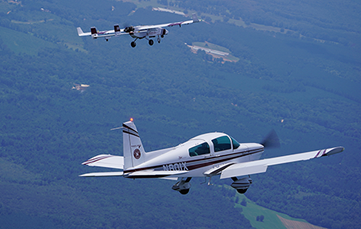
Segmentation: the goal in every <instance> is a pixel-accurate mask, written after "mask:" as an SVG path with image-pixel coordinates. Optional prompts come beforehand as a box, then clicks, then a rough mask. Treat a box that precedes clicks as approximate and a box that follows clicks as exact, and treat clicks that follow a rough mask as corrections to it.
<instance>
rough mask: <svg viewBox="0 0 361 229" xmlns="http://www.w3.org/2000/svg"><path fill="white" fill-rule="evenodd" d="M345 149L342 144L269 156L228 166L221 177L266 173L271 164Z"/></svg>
mask: <svg viewBox="0 0 361 229" xmlns="http://www.w3.org/2000/svg"><path fill="white" fill-rule="evenodd" d="M343 150H344V148H343V147H342V146H338V147H334V148H328V149H322V150H315V151H311V152H306V153H298V154H293V155H287V156H282V157H275V158H267V159H263V160H256V161H250V162H243V163H237V164H233V165H231V166H228V167H226V168H225V169H224V170H222V174H221V179H224V178H229V177H237V176H245V175H251V174H257V173H264V172H266V171H267V167H268V166H271V165H279V164H284V163H290V162H295V161H303V160H309V159H313V158H318V157H323V156H330V155H333V154H336V153H341V152H342V151H343Z"/></svg>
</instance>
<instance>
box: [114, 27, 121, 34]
mask: <svg viewBox="0 0 361 229" xmlns="http://www.w3.org/2000/svg"><path fill="white" fill-rule="evenodd" d="M114 32H116V33H117V32H120V27H119V25H114Z"/></svg>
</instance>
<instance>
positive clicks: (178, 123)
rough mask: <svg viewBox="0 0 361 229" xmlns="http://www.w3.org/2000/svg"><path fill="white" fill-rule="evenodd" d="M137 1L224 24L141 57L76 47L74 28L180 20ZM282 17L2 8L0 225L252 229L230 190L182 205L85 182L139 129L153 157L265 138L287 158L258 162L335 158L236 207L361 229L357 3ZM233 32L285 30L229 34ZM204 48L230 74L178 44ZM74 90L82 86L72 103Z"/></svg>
mask: <svg viewBox="0 0 361 229" xmlns="http://www.w3.org/2000/svg"><path fill="white" fill-rule="evenodd" d="M145 2H146V3H147V4H153V3H154V6H163V7H175V9H177V10H183V11H186V12H190V13H191V12H196V13H197V14H198V15H199V17H200V18H203V19H205V17H210V18H211V17H212V15H214V16H217V17H219V16H220V15H221V16H222V18H226V17H228V18H229V20H227V18H226V20H212V19H211V20H208V21H206V22H202V23H197V24H194V25H187V26H182V27H181V28H179V27H174V28H169V34H168V35H167V36H166V37H165V38H164V39H162V41H161V43H160V44H158V43H156V44H154V45H153V46H149V45H148V43H147V42H146V41H145V40H140V41H137V47H136V48H132V47H131V46H130V42H131V41H132V38H130V37H116V38H112V39H110V40H109V41H108V42H106V41H105V40H103V39H97V40H93V39H91V38H89V37H86V38H80V37H78V36H77V32H76V27H78V26H80V27H82V28H83V30H84V31H88V30H89V29H90V27H92V26H96V27H97V28H98V29H99V30H107V29H112V27H113V25H114V24H116V23H117V24H119V25H121V26H126V25H138V24H158V23H166V22H173V21H183V20H185V18H184V17H182V16H180V15H176V14H170V13H165V12H157V11H152V9H151V7H147V6H146V7H142V5H141V4H145ZM286 3H289V2H288V1H285V0H272V1H271V4H268V2H267V1H262V0H257V1H242V2H241V3H239V2H238V1H231V0H229V1H228V0H227V1H216V0H212V1H207V3H205V1H177V0H174V1H170V0H169V1H155V0H151V1H144V0H143V1H115V0H106V1H96V0H91V1H89V0H88V1H85V0H79V1H69V0H64V1H61V2H59V1H52V0H33V1H29V0H23V1H21V2H19V1H1V2H0V6H1V7H0V27H1V30H2V33H1V34H0V50H1V51H0V106H1V109H0V136H1V138H0V194H1V195H0V223H1V225H2V227H4V228H24V227H26V228H65V227H67V228H124V227H127V228H139V227H142V228H159V227H160V225H161V227H164V228H184V227H187V228H203V227H207V228H224V227H228V228H251V227H252V226H251V224H250V222H249V221H248V220H247V219H246V218H245V217H244V216H243V215H242V211H241V209H240V208H235V204H236V202H237V201H239V198H236V191H235V190H232V189H229V188H227V187H228V186H229V185H230V184H231V180H227V179H226V180H219V179H212V182H213V183H214V185H212V186H207V184H201V183H202V182H204V179H197V178H196V179H193V180H192V182H191V183H192V188H191V190H190V192H189V194H187V195H186V196H182V195H179V193H177V192H174V191H173V190H172V189H171V186H172V185H173V183H174V182H173V181H167V180H156V179H154V180H128V179H124V178H121V177H119V178H118V177H116V178H104V179H95V178H89V179H84V178H81V177H78V175H80V174H82V173H88V172H96V171H107V170H106V169H103V168H90V167H86V166H83V165H81V163H82V162H84V161H86V160H87V159H89V158H91V157H93V156H96V155H98V154H113V155H122V133H121V131H110V129H112V128H115V127H119V126H121V124H122V123H123V122H125V121H128V120H129V118H131V117H132V118H134V122H135V124H136V125H137V128H138V131H139V134H140V136H141V138H142V141H143V144H144V146H145V149H146V150H149V151H150V150H156V149H161V148H165V147H171V146H175V145H178V144H179V143H182V142H184V141H187V140H188V139H190V138H192V137H194V136H196V135H199V134H202V133H207V132H211V131H220V132H225V133H227V134H229V135H231V136H232V137H234V138H235V139H237V141H239V142H260V141H261V140H262V139H263V137H265V136H266V135H267V133H268V132H269V131H270V130H271V129H275V130H276V132H277V133H278V135H279V138H280V141H281V148H279V149H272V150H266V151H265V153H264V155H263V157H264V158H268V157H274V156H280V155H286V154H291V153H297V152H306V151H308V150H316V149H322V148H325V147H332V146H339V145H341V146H344V147H345V151H344V152H343V153H341V154H338V155H335V156H332V157H327V158H321V159H315V160H311V161H306V162H298V163H292V164H287V165H279V166H274V167H270V168H269V169H268V170H267V172H266V173H263V174H258V175H253V176H252V179H253V184H252V186H251V187H250V189H249V190H248V191H247V193H246V194H245V195H246V196H247V198H249V199H251V200H252V201H254V202H256V203H257V204H258V205H261V206H263V207H266V208H269V209H272V210H275V211H278V212H281V213H285V214H287V215H289V216H292V217H296V218H301V219H305V220H307V221H308V222H310V223H312V224H314V225H317V226H322V227H326V228H358V226H359V221H360V214H359V212H360V210H361V206H360V203H361V194H360V192H359V191H360V189H361V180H360V179H359V178H360V175H361V170H360V163H361V157H360V154H359V153H360V148H361V147H360V143H361V141H360V139H361V128H360V121H361V120H360V119H361V116H360V115H359V113H360V111H361V99H360V98H361V96H360V90H359V88H360V86H361V78H360V73H361V68H360V66H361V58H360V57H361V55H360V53H361V52H360V51H361V46H360V41H361V39H360V33H361V31H360V28H359V26H360V16H359V14H358V13H357V12H360V4H359V3H357V2H354V1H347V2H345V3H344V4H339V3H338V2H337V1H328V2H325V1H320V2H318V3H314V2H312V1H307V0H305V1H300V2H297V3H293V4H286ZM221 4H222V7H220V5H221ZM237 9H238V10H237ZM241 9H242V10H241ZM251 9H252V10H251ZM311 9H312V10H311ZM341 14H342V15H343V16H342V17H341V16H340V15H341ZM231 19H233V20H234V19H237V20H240V19H242V20H243V21H244V22H245V23H246V24H249V25H251V24H254V23H256V24H259V25H264V26H274V27H279V28H283V29H284V30H290V31H291V32H273V31H267V30H256V29H254V28H252V27H242V26H237V25H235V24H234V23H232V20H231ZM320 39H321V40H322V41H320ZM205 41H207V42H210V43H213V44H216V45H219V46H222V47H225V48H227V49H229V50H230V51H231V52H232V55H234V56H235V57H237V58H239V61H238V62H236V63H231V62H226V63H224V64H222V63H221V62H220V61H213V60H212V58H210V57H209V55H207V54H206V53H205V52H202V51H199V52H198V53H197V54H194V53H192V52H191V51H190V49H189V48H188V47H187V46H186V45H185V43H187V44H192V43H193V42H205ZM75 84H87V85H89V88H87V89H86V90H85V91H83V92H81V91H78V90H74V89H72V87H73V86H74V85H75ZM316 213H317V214H316ZM215 215H216V216H217V217H215ZM255 217H256V216H255ZM264 222H265V223H266V222H267V218H264Z"/></svg>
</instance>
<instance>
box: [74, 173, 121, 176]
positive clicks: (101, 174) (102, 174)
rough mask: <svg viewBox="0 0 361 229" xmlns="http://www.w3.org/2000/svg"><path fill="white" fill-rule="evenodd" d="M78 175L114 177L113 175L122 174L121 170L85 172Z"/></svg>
mask: <svg viewBox="0 0 361 229" xmlns="http://www.w3.org/2000/svg"><path fill="white" fill-rule="evenodd" d="M79 176H80V177H115V176H123V172H100V173H86V174H82V175H79Z"/></svg>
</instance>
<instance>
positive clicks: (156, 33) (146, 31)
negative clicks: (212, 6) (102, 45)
mask: <svg viewBox="0 0 361 229" xmlns="http://www.w3.org/2000/svg"><path fill="white" fill-rule="evenodd" d="M200 21H201V20H199V19H198V17H197V16H196V15H195V14H193V16H192V20H188V21H182V22H174V23H167V24H160V25H138V26H129V27H125V28H124V29H120V27H119V25H114V29H113V30H107V31H97V29H96V28H95V27H92V28H91V29H90V32H87V33H84V32H83V30H82V29H81V28H80V27H78V28H77V30H78V35H79V36H80V37H83V36H92V37H93V39H97V38H99V37H103V38H105V40H106V41H108V40H109V38H110V37H112V36H120V35H126V34H129V35H130V36H131V37H132V38H135V40H134V41H132V42H131V43H130V45H131V46H132V47H133V48H134V47H135V46H136V45H137V44H136V43H135V41H136V40H138V39H143V38H145V39H147V40H148V42H149V45H153V44H154V41H153V40H152V39H151V38H155V37H157V41H158V43H160V38H163V37H164V36H165V35H167V34H168V30H166V29H164V27H172V26H175V25H178V26H179V27H181V26H182V25H188V24H192V23H196V22H200Z"/></svg>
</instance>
